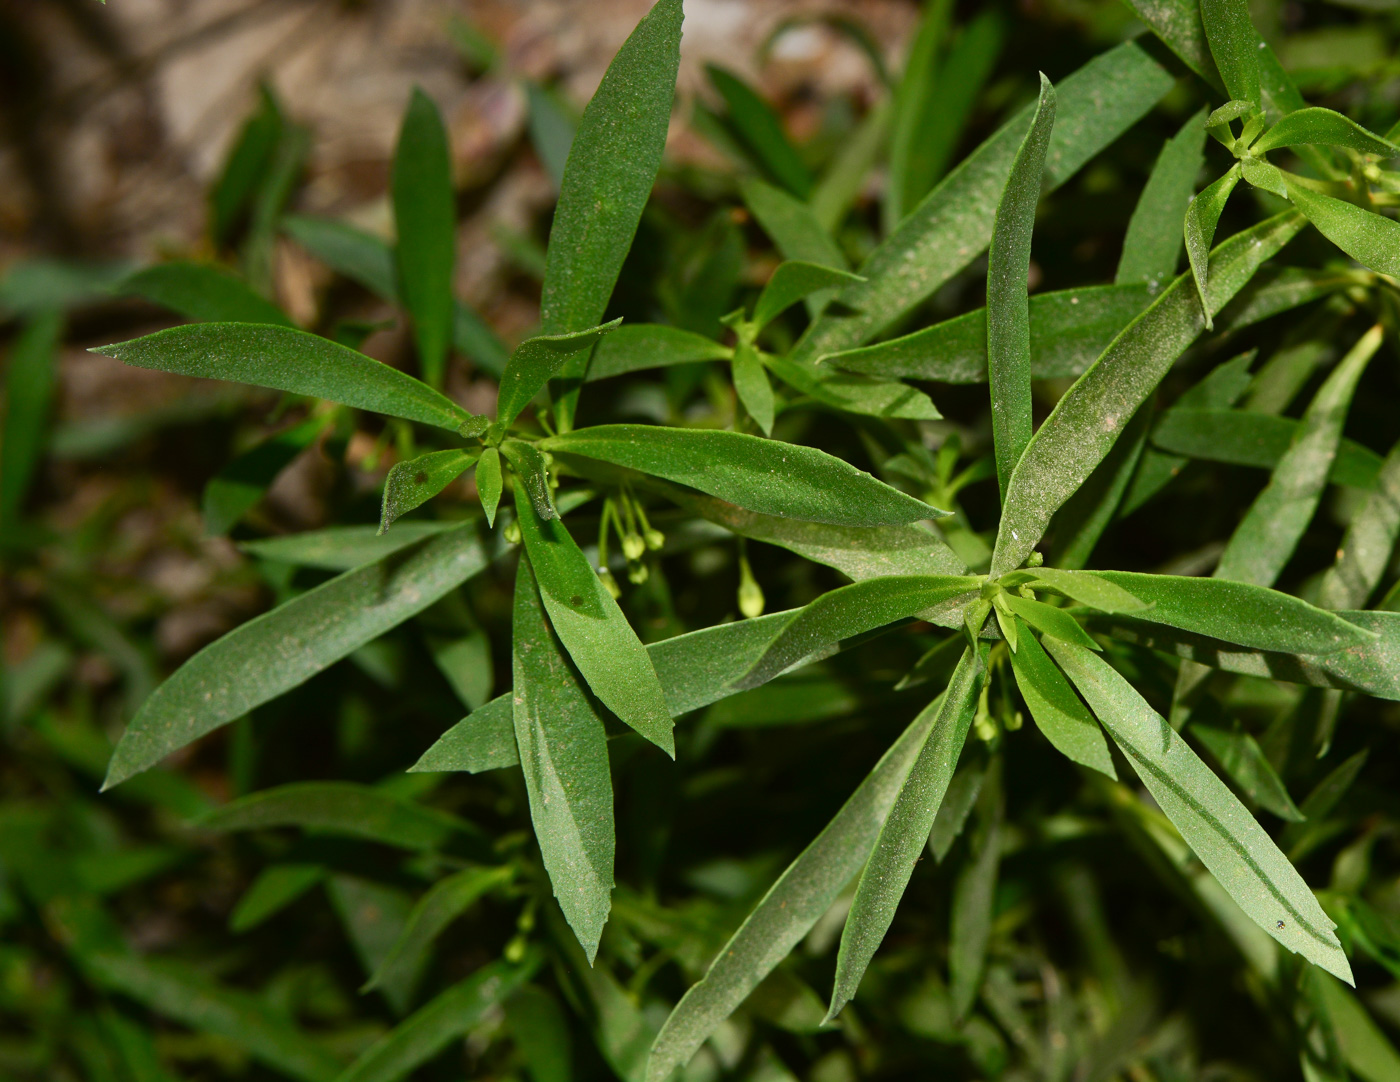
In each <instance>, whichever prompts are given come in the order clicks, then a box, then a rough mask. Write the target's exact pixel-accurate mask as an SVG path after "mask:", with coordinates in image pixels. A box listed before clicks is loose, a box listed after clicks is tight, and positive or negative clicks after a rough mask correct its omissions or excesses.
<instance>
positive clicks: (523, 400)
mask: <svg viewBox="0 0 1400 1082" xmlns="http://www.w3.org/2000/svg"><path fill="white" fill-rule="evenodd" d="M621 323H622V320H621V319H615V320H613V321H612V322H611V323H604V324H603V325H602V326H600V327H590V328H589V329H588V330H585V331H575V332H573V333H570V334H556V335H547V336H542V337H539V338H527V339H526V340H525V341H524V342H521V343H520V345H518V346H516V347H515V351H514V352H513V353H512V354H511V355H510V360H509V361H508V362H507V363H506V370H505V372H504V373H502V375H501V393H500V397H499V398H498V399H497V402H496V427H497V429H499V430H502V431H503V430H504V429H506V428H507V427H509V426H510V424H511V423H512V422H513V421H514V420H515V419H516V417H518V416H519V415H520V411H521V410H523V409H524V408H525V407H526V406H528V405H529V404H530V400H531V399H532V398H534V397H535V395H537V394H538V393H539V392H540V391H541V390H542V389H543V387H544V385H545V383H547V382H548V381H549V378H550V377H551V376H552V375H554V373H555V372H557V371H559V369H560V368H562V367H563V366H564V365H565V364H567V363H568V362H569V361H570V360H573V359H574V358H575V357H578V356H579V355H580V354H582V353H584V352H585V351H587V350H590V349H592V348H593V346H594V344H595V343H597V342H598V341H599V340H600V339H601V338H602V337H603V336H604V335H606V334H607V333H608V332H609V331H611V330H612V329H613V328H614V327H617V326H619V325H620V324H621Z"/></svg>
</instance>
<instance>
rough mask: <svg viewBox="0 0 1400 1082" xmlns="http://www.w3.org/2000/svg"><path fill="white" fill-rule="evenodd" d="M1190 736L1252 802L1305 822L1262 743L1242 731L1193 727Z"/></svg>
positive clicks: (1199, 725) (1280, 815) (1195, 725)
mask: <svg viewBox="0 0 1400 1082" xmlns="http://www.w3.org/2000/svg"><path fill="white" fill-rule="evenodd" d="M1191 735H1192V736H1193V737H1195V739H1196V740H1198V741H1199V742H1200V743H1201V744H1203V745H1205V748H1206V750H1207V751H1208V752H1210V754H1211V755H1212V756H1213V757H1214V758H1215V761H1216V762H1218V763H1219V764H1220V767H1221V769H1222V770H1224V771H1225V773H1226V774H1228V775H1229V777H1230V780H1231V781H1233V782H1234V783H1235V785H1236V786H1238V787H1239V788H1240V789H1241V790H1242V791H1243V792H1244V794H1245V796H1247V797H1249V799H1250V800H1252V801H1254V802H1255V803H1256V804H1258V805H1259V806H1260V807H1261V808H1263V809H1264V810H1265V811H1270V812H1273V813H1274V814H1275V815H1277V816H1278V817H1279V818H1280V819H1285V820H1287V821H1289V822H1292V823H1297V822H1301V821H1302V819H1303V813H1302V812H1300V811H1299V810H1298V808H1297V806H1296V805H1295V804H1294V803H1293V798H1292V797H1290V796H1289V795H1288V790H1287V789H1286V788H1284V784H1283V781H1282V780H1281V779H1280V778H1279V776H1278V774H1277V773H1276V772H1275V771H1274V768H1273V767H1272V766H1271V765H1270V764H1269V760H1268V759H1267V758H1266V757H1265V755H1264V750H1263V749H1262V748H1261V747H1260V746H1259V742H1258V741H1257V740H1255V739H1254V737H1252V736H1250V735H1249V733H1247V732H1245V731H1244V730H1243V729H1221V728H1217V727H1215V726H1212V725H1201V724H1199V723H1198V724H1194V725H1192V726H1191Z"/></svg>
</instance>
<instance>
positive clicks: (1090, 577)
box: [1015, 567, 1151, 613]
mask: <svg viewBox="0 0 1400 1082" xmlns="http://www.w3.org/2000/svg"><path fill="white" fill-rule="evenodd" d="M1026 576H1031V577H1033V578H1035V579H1038V580H1039V581H1040V582H1041V583H1044V584H1045V585H1046V586H1049V587H1050V588H1051V589H1052V590H1055V591H1056V592H1057V593H1061V594H1064V596H1065V597H1067V598H1069V599H1070V600H1071V601H1078V602H1079V603H1080V604H1081V605H1088V606H1089V607H1090V608H1095V609H1098V610H1099V611H1100V612H1131V613H1141V612H1142V611H1143V610H1145V609H1148V608H1150V607H1151V603H1150V602H1148V601H1144V600H1142V599H1141V598H1139V597H1137V596H1136V595H1135V594H1133V593H1131V592H1130V591H1128V590H1126V589H1125V588H1123V587H1122V586H1119V585H1118V584H1117V583H1115V582H1112V581H1110V580H1109V579H1108V578H1107V577H1106V576H1104V575H1100V574H1099V573H1098V572H1097V571H1063V570H1060V569H1059V568H1052V567H1038V568H1036V569H1035V570H1034V571H1020V572H1017V574H1016V576H1015V578H1017V579H1021V578H1024V577H1026Z"/></svg>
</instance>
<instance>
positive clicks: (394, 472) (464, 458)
mask: <svg viewBox="0 0 1400 1082" xmlns="http://www.w3.org/2000/svg"><path fill="white" fill-rule="evenodd" d="M480 454H481V452H480V451H467V450H462V449H461V448H459V447H454V448H452V449H451V450H448V451H429V452H428V453H427V454H426V455H419V456H418V457H417V458H410V459H406V460H404V461H403V462H398V463H395V464H394V467H393V468H392V469H391V470H390V471H389V476H387V477H386V478H385V479H384V503H383V507H382V508H381V509H380V513H379V530H380V532H381V533H383V532H384V531H386V530H388V528H389V527H390V526H392V525H393V523H394V520H395V519H397V518H398V517H399V516H400V515H406V514H408V512H410V511H412V510H413V509H414V508H415V507H421V506H423V504H425V503H427V502H428V501H429V500H431V499H432V498H433V497H434V496H436V495H437V494H438V493H439V492H441V491H442V490H443V489H445V488H446V487H447V486H448V485H450V484H451V483H452V482H453V481H455V480H457V478H459V477H461V476H462V474H464V473H466V472H467V470H469V469H471V467H472V464H473V463H474V462H476V460H477V457H478V456H479V455H480ZM489 517H490V516H488V519H489Z"/></svg>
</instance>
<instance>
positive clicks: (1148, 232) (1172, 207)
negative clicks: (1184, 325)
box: [1113, 109, 1206, 295]
mask: <svg viewBox="0 0 1400 1082" xmlns="http://www.w3.org/2000/svg"><path fill="white" fill-rule="evenodd" d="M1204 121H1205V110H1204V109H1202V110H1201V111H1200V112H1198V113H1195V114H1194V115H1193V116H1191V117H1190V118H1189V119H1188V120H1187V121H1186V123H1185V124H1183V125H1182V126H1181V130H1180V131H1178V132H1177V133H1176V135H1174V136H1172V138H1170V139H1168V140H1167V143H1166V145H1165V146H1164V147H1162V153H1161V154H1159V155H1158V156H1157V164H1156V165H1154V166H1153V167H1152V174H1151V175H1150V176H1149V177H1148V178H1147V183H1146V184H1145V185H1144V186H1143V189H1142V194H1141V195H1140V196H1138V202H1137V206H1136V207H1135V208H1134V209H1133V216H1132V218H1131V219H1129V221H1128V235H1127V236H1126V237H1124V238H1123V254H1122V255H1121V256H1120V257H1119V259H1118V273H1117V274H1116V275H1115V276H1114V279H1113V280H1114V282H1116V283H1118V284H1119V285H1123V284H1126V283H1128V282H1145V283H1147V288H1148V290H1149V292H1151V293H1152V294H1154V295H1155V294H1156V293H1157V292H1158V291H1159V290H1160V289H1161V288H1162V287H1163V286H1164V285H1166V284H1167V283H1168V282H1170V281H1171V280H1172V279H1173V278H1175V277H1176V265H1177V262H1178V261H1179V260H1180V258H1181V239H1182V228H1183V226H1182V223H1183V222H1184V221H1185V219H1186V208H1187V206H1189V205H1190V203H1191V193H1192V192H1194V191H1195V190H1196V177H1197V176H1198V175H1199V174H1200V172H1201V165H1202V163H1203V162H1204V161H1205V140H1206V129H1205V124H1204Z"/></svg>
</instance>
